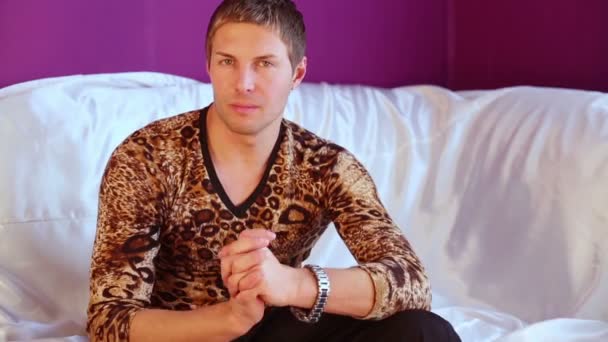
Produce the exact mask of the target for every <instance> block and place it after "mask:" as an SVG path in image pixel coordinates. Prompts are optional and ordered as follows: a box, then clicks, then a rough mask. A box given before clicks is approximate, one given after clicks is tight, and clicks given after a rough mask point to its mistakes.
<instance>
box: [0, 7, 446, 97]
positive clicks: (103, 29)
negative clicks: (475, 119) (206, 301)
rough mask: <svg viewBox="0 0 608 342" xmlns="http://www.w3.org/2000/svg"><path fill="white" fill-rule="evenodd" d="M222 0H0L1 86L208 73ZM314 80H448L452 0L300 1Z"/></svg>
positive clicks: (310, 78)
mask: <svg viewBox="0 0 608 342" xmlns="http://www.w3.org/2000/svg"><path fill="white" fill-rule="evenodd" d="M219 2H220V1H219V0H213V1H211V0H173V1H148V0H129V1H124V0H105V1H82V0H54V1H39V0H0V42H1V43H0V66H1V67H0V68H1V69H0V87H2V86H6V85H9V84H13V83H17V82H22V81H26V80H31V79H35V78H41V77H50V76H62V75H69V74H78V73H102V72H122V71H144V70H145V71H159V72H166V73H173V74H177V75H183V76H187V77H192V78H196V79H200V80H205V81H208V78H207V76H206V74H205V62H204V38H205V30H206V27H207V23H208V20H209V17H210V15H211V13H212V11H213V9H215V7H216V6H217V4H219ZM296 2H297V3H298V6H299V7H300V10H301V11H302V12H303V14H304V17H305V20H306V24H307V31H308V42H309V49H308V57H309V73H308V75H307V78H306V81H308V82H320V81H326V82H331V83H363V84H369V85H376V86H385V87H391V86H397V85H403V84H414V83H440V84H443V85H445V80H446V77H445V75H446V72H447V70H446V67H447V63H446V58H447V56H446V48H447V47H446V40H445V39H446V34H445V32H446V20H445V15H446V10H445V0H426V1H416V2H415V1H403V0H382V1H354V2H353V1H352V0H331V1H327V0H299V1H298V0H296Z"/></svg>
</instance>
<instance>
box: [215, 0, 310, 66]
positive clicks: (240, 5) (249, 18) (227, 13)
mask: <svg viewBox="0 0 608 342" xmlns="http://www.w3.org/2000/svg"><path fill="white" fill-rule="evenodd" d="M226 23H251V24H257V25H261V26H266V27H270V28H272V29H273V30H276V31H277V32H278V34H279V36H280V37H281V40H283V43H285V45H287V51H288V54H289V61H290V62H291V67H292V69H295V68H296V66H297V65H298V64H299V63H300V62H301V61H302V58H304V55H305V53H306V27H305V25H304V17H303V16H302V13H300V11H298V9H297V8H296V5H295V4H294V3H293V1H291V0H224V1H222V3H221V4H220V5H219V6H218V7H217V8H216V10H215V12H214V13H213V15H212V16H211V21H210V22H209V26H208V27H207V41H206V44H205V48H206V53H207V63H209V61H210V60H211V49H212V41H213V37H214V36H215V33H216V32H217V30H218V29H219V28H220V27H221V26H222V25H224V24H226Z"/></svg>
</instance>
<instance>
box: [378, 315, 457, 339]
mask: <svg viewBox="0 0 608 342" xmlns="http://www.w3.org/2000/svg"><path fill="white" fill-rule="evenodd" d="M378 323H380V324H379V326H378V329H377V331H376V332H377V333H378V334H381V335H384V336H385V337H386V339H381V340H382V341H385V340H386V341H449V342H453V341H454V342H455V341H460V338H459V337H458V334H456V331H454V328H453V327H452V325H451V324H450V323H449V322H448V321H446V320H445V319H444V318H442V317H441V316H439V315H437V314H435V313H433V312H430V311H426V310H406V311H401V312H398V313H396V314H394V315H392V316H390V317H387V318H386V319H384V320H382V321H379V322H378Z"/></svg>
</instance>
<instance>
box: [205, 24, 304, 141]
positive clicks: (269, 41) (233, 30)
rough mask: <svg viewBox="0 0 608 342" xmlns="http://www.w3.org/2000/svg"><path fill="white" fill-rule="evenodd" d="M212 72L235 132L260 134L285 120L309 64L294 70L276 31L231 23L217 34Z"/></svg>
mask: <svg viewBox="0 0 608 342" xmlns="http://www.w3.org/2000/svg"><path fill="white" fill-rule="evenodd" d="M207 68H208V70H207V71H208V73H209V77H210V78H211V83H212V86H213V95H214V106H215V111H216V112H217V114H218V117H219V118H220V120H221V121H222V122H223V123H224V124H225V125H226V127H227V128H228V129H230V130H231V131H232V132H234V133H237V134H243V135H256V134H258V133H260V132H262V131H263V130H264V129H265V128H267V127H269V126H271V125H272V124H273V123H278V122H279V121H280V119H281V118H282V114H283V110H284V108H285V105H286V103H287V98H288V96H289V93H290V91H291V89H293V87H295V86H297V85H298V84H299V83H300V82H301V81H302V78H303V77H304V74H305V71H306V59H305V58H304V60H303V61H302V62H301V63H300V64H299V65H298V66H297V67H296V69H295V71H293V69H292V66H291V63H290V61H289V55H288V50H287V46H286V45H285V44H284V43H283V41H282V40H281V38H280V37H279V35H278V34H277V33H276V32H275V31H274V30H272V29H270V28H267V27H264V26H260V25H256V24H249V23H227V24H224V25H222V26H221V27H220V28H219V29H218V30H217V31H216V32H215V35H214V37H213V41H212V49H211V54H210V56H209V63H208V65H207Z"/></svg>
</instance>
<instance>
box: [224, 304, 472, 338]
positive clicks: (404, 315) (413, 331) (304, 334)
mask: <svg viewBox="0 0 608 342" xmlns="http://www.w3.org/2000/svg"><path fill="white" fill-rule="evenodd" d="M235 341H237V342H283V341H285V342H308V341H315V342H316V341H331V342H338V341H339V342H364V341H371V342H375V341H382V342H397V341H399V342H400V341H403V342H406V341H407V342H417V341H440V342H443V341H447V342H457V341H458V342H460V338H459V337H458V334H456V331H454V328H453V327H452V325H451V324H450V323H449V322H448V321H446V320H445V319H443V318H441V317H440V316H438V315H437V314H434V313H432V312H430V311H424V310H408V311H403V312H399V313H396V314H394V315H392V316H390V317H388V318H386V319H383V320H380V321H368V320H365V321H364V320H358V319H354V318H352V317H348V316H340V315H332V314H327V313H325V314H323V316H322V317H321V319H320V320H319V322H318V323H316V324H309V323H304V322H300V321H299V320H297V319H296V318H295V317H293V315H292V314H291V312H290V311H289V309H288V308H272V309H268V310H267V311H266V313H265V315H264V318H263V319H262V321H260V322H259V323H258V324H257V325H255V326H254V327H253V328H252V329H251V330H250V331H249V332H248V333H247V334H246V335H244V336H241V337H240V338H238V339H237V340H235Z"/></svg>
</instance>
